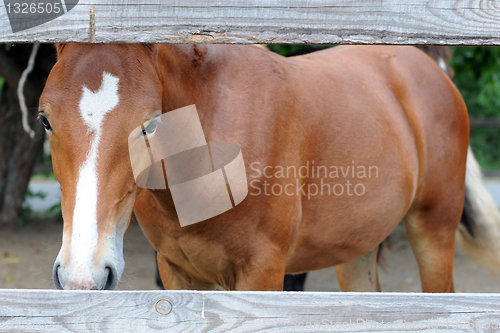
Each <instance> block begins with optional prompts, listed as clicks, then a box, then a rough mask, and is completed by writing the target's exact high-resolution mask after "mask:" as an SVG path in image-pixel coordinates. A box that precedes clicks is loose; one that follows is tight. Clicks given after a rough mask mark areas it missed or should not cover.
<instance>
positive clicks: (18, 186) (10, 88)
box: [0, 45, 54, 225]
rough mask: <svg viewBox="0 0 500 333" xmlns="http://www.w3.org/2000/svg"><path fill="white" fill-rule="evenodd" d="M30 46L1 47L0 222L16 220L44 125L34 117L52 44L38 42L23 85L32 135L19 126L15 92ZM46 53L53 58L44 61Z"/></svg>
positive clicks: (9, 222) (19, 115)
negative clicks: (31, 67)
mask: <svg viewBox="0 0 500 333" xmlns="http://www.w3.org/2000/svg"><path fill="white" fill-rule="evenodd" d="M31 48H32V46H31V45H15V46H13V47H12V49H11V50H9V51H6V50H5V48H4V47H3V46H2V47H1V48H0V75H1V76H3V77H4V79H5V85H4V89H3V91H2V96H1V100H0V225H2V224H3V225H5V224H10V225H13V224H16V223H17V222H18V220H19V215H20V213H21V209H22V204H23V201H24V197H25V193H26V189H27V187H28V182H29V179H30V177H31V173H32V171H33V168H34V165H35V161H36V157H37V155H38V153H39V152H40V150H41V149H42V148H43V140H44V135H45V134H44V129H43V126H41V125H40V124H37V121H36V117H37V113H38V110H37V109H38V98H39V96H40V93H41V91H42V88H43V84H44V83H45V80H46V78H47V75H48V72H49V71H50V68H51V67H52V65H51V64H53V62H54V55H53V53H54V52H53V49H52V46H49V45H41V47H40V50H39V54H38V56H37V60H36V61H35V69H34V71H33V72H32V73H31V74H30V76H29V77H28V80H27V82H26V85H25V89H24V94H25V98H26V104H27V106H28V110H29V112H28V123H29V125H30V126H31V127H32V128H33V129H34V130H35V133H36V134H35V137H34V138H33V139H31V138H30V136H29V134H28V133H26V132H25V131H24V129H23V127H22V123H21V119H22V113H21V110H20V107H19V100H18V98H17V93H16V90H17V83H18V82H19V78H20V77H21V74H22V71H23V70H24V68H25V67H26V65H27V63H28V58H29V55H30V52H31ZM41 57H43V58H42V59H40V58H41ZM47 57H48V58H49V59H52V60H51V61H47ZM37 63H38V64H39V66H37Z"/></svg>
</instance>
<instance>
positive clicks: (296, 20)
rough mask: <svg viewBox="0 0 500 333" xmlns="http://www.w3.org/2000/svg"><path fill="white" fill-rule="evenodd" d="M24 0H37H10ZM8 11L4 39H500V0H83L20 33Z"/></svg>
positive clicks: (0, 23) (1, 22)
mask: <svg viewBox="0 0 500 333" xmlns="http://www.w3.org/2000/svg"><path fill="white" fill-rule="evenodd" d="M40 1H41V0H40ZM47 1H49V0H47ZM50 1H52V2H59V1H60V0H50ZM76 1H77V0H65V2H66V4H68V3H74V2H76ZM18 2H33V0H5V1H4V3H18ZM8 10H10V12H11V16H13V15H14V13H13V11H14V10H15V8H14V6H13V5H11V6H10V7H6V6H5V5H4V4H1V5H0V15H1V17H0V42H3V43H5V42H33V41H39V42H63V41H67V42H94V41H95V42H127V43H135V42H171V43H298V44H301V43H313V44H314V43H316V44H324V43H327V44H350V43H366V44H442V45H499V44H500V2H499V1H498V0H430V1H423V0H371V1H362V0H133V1H131V0H80V1H79V2H78V4H77V5H76V6H74V8H72V9H71V10H70V11H68V13H67V14H64V15H62V16H60V17H58V18H56V19H54V20H52V21H50V22H47V23H44V24H42V25H39V26H37V27H34V28H31V29H28V30H23V31H19V32H17V33H12V28H11V25H10V23H9V20H8V12H7V11H8ZM30 15H31V14H26V16H25V17H24V18H23V19H31V18H33V19H34V18H36V15H38V14H36V15H35V14H33V16H30Z"/></svg>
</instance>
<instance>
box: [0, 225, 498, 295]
mask: <svg viewBox="0 0 500 333" xmlns="http://www.w3.org/2000/svg"><path fill="white" fill-rule="evenodd" d="M61 233H62V223H61V222H41V223H40V224H39V225H38V226H31V227H26V228H3V229H0V288H37V289H53V288H54V285H53V283H52V265H53V263H54V260H55V258H56V256H57V253H58V251H59V248H60V246H61ZM391 243H392V245H391V249H390V250H389V251H386V252H385V253H384V255H385V261H386V265H385V266H386V267H385V268H384V269H379V274H380V283H381V286H382V290H383V291H420V290H421V288H420V279H419V276H418V270H417V264H416V261H415V259H414V257H413V254H412V252H411V249H410V246H409V244H408V239H407V238H406V234H405V231H404V228H403V227H402V226H399V227H398V228H396V230H395V231H394V232H393V233H392V235H391ZM124 246H125V249H124V256H125V261H126V266H125V272H124V274H123V276H122V279H121V282H120V284H119V286H118V289H121V290H147V289H158V288H157V286H156V284H155V281H154V276H155V275H154V274H155V262H154V255H153V249H152V247H151V246H150V245H149V243H148V241H147V240H146V238H145V237H144V235H143V234H142V231H141V229H140V228H139V226H138V225H132V226H131V228H130V229H129V230H128V232H127V234H126V236H125V241H124ZM454 279H455V290H456V291H457V292H500V274H494V273H492V272H491V271H489V270H488V269H486V268H484V267H482V266H481V265H480V264H478V263H477V262H475V261H473V260H471V259H469V258H468V257H466V256H465V255H464V254H463V253H462V252H461V251H460V250H457V254H456V257H455V272H454ZM306 290H308V291H339V290H340V289H339V286H338V283H337V278H336V276H335V269H334V268H329V269H324V270H320V271H316V272H312V273H310V274H309V276H308V278H307V280H306Z"/></svg>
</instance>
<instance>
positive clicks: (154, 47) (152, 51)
mask: <svg viewBox="0 0 500 333" xmlns="http://www.w3.org/2000/svg"><path fill="white" fill-rule="evenodd" d="M141 45H142V47H143V48H144V49H145V50H146V52H147V53H148V54H149V58H150V59H151V61H152V62H153V63H155V62H156V56H157V54H158V44H141Z"/></svg>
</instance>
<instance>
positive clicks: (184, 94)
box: [40, 45, 468, 292]
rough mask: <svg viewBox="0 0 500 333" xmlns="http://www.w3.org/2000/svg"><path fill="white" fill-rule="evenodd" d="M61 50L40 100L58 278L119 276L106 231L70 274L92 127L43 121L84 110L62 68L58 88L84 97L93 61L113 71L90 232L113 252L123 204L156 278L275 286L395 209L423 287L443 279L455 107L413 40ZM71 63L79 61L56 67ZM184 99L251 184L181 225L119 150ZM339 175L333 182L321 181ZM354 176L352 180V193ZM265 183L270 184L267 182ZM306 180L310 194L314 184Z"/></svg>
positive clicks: (347, 246)
mask: <svg viewBox="0 0 500 333" xmlns="http://www.w3.org/2000/svg"><path fill="white" fill-rule="evenodd" d="M82 54H84V55H85V57H82ZM58 58H59V60H58V64H57V65H56V66H55V68H54V70H53V73H52V74H51V76H50V77H49V79H48V82H47V86H46V89H45V91H44V94H43V95H42V98H41V103H40V104H41V105H42V110H43V111H44V112H45V114H47V117H48V118H49V120H50V122H51V123H52V125H53V126H52V129H53V133H52V134H51V135H49V137H51V138H50V140H51V146H52V148H53V158H54V164H58V165H55V166H54V171H55V173H56V176H57V177H58V180H59V181H60V182H61V184H62V189H63V216H64V219H65V230H64V241H63V247H62V248H61V253H60V255H59V257H58V259H57V261H56V265H55V270H54V276H55V281H56V285H58V286H59V287H65V288H75V287H76V288H88V287H92V285H93V283H94V285H96V286H97V288H98V289H100V288H102V287H103V286H106V285H107V286H111V287H114V286H115V285H116V282H117V281H113V283H110V282H109V281H108V280H109V279H110V276H109V275H108V276H106V271H110V272H112V273H113V274H111V278H114V280H116V279H117V278H118V279H119V275H120V274H121V272H120V267H119V265H116V264H115V265H114V264H113V260H109V251H108V252H106V251H107V250H106V249H107V248H109V247H110V245H109V242H107V243H106V241H102V242H97V245H95V246H93V247H92V248H91V249H90V250H91V252H92V251H93V254H92V255H91V259H90V264H89V265H88V267H87V268H85V269H83V270H84V271H85V270H87V271H88V272H90V276H92V279H93V281H92V280H90V279H89V278H88V275H89V274H87V275H85V274H77V273H74V272H75V267H79V266H78V265H76V264H74V263H73V261H74V260H73V258H72V256H74V253H73V251H71V250H70V245H68V244H70V241H69V239H70V238H71V241H72V242H75V237H74V236H73V235H71V230H72V228H71V221H72V220H73V219H72V217H71V214H73V213H74V207H75V206H78V205H77V204H75V203H74V202H75V201H77V199H76V198H75V197H76V195H75V192H77V191H76V190H75V188H76V187H77V186H76V185H75V181H74V179H78V175H77V171H78V170H80V169H81V165H82V164H83V163H84V161H83V159H82V157H83V156H88V155H89V151H90V150H91V146H92V143H93V142H95V137H96V135H95V134H92V133H90V134H89V133H88V129H87V133H85V132H84V130H83V129H82V130H79V132H78V133H73V134H72V135H68V136H67V137H65V138H64V139H63V138H60V137H57V136H58V135H59V136H61V135H62V134H63V133H64V130H63V129H62V128H61V127H60V126H56V125H57V122H58V120H57V118H60V117H61V116H63V115H64V117H66V119H68V118H72V119H71V120H69V119H68V122H70V127H71V128H73V127H75V128H77V129H78V128H79V127H80V128H81V127H83V126H82V119H81V117H78V116H76V117H71V115H70V113H71V112H76V111H75V110H74V109H78V108H79V109H80V112H81V107H78V105H79V104H78V102H77V99H75V98H73V101H72V102H69V101H67V100H64V99H62V98H61V94H60V91H61V89H60V85H61V80H63V81H65V82H66V84H67V87H68V88H67V89H68V92H70V95H72V96H73V95H74V96H78V97H79V98H81V97H80V96H81V89H82V86H86V87H88V89H90V90H91V91H93V92H96V91H98V89H100V88H99V87H100V86H99V84H96V83H95V82H99V83H100V81H102V82H104V79H103V77H104V76H103V72H105V73H109V74H110V75H112V76H114V77H116V78H118V79H119V80H120V81H119V82H118V87H119V88H118V95H119V96H120V100H119V102H118V104H117V106H116V107H115V108H114V109H113V110H112V111H110V112H109V113H106V115H105V116H103V118H102V119H103V121H102V131H101V133H102V134H101V137H100V139H99V142H100V143H99V148H98V156H99V158H97V161H98V162H97V167H96V168H95V170H96V173H97V175H98V176H97V179H98V189H99V190H98V193H99V194H98V195H96V196H97V198H96V202H97V208H96V217H95V222H96V223H97V226H98V227H97V230H98V234H99V236H98V237H102V239H105V237H106V235H109V234H110V233H111V234H113V235H114V237H113V246H112V248H114V249H116V248H118V247H119V246H118V245H120V244H119V242H118V243H117V241H116V240H114V239H115V238H116V239H117V238H119V236H120V235H122V230H124V228H125V226H126V224H127V222H128V220H127V219H128V218H129V217H130V214H131V211H132V205H134V208H133V209H134V213H135V215H136V217H137V220H138V222H139V223H140V225H141V227H142V229H143V231H144V232H145V234H146V236H147V238H148V239H149V241H150V242H151V243H152V245H153V246H154V247H155V249H156V250H157V251H158V263H159V269H160V273H161V276H162V280H163V282H164V284H165V287H166V289H210V288H214V287H215V286H216V285H221V286H222V287H224V288H226V289H238V290H281V288H282V283H283V274H284V273H285V272H287V273H297V272H303V271H310V270H316V269H321V268H324V267H328V266H332V265H339V264H344V263H348V262H356V260H358V259H357V258H364V255H365V254H367V253H368V254H369V253H373V250H374V249H376V248H377V246H378V244H380V243H381V242H382V241H383V240H384V239H385V238H386V237H387V236H388V235H389V234H390V232H391V231H392V230H393V229H394V228H395V227H396V225H397V224H398V223H399V222H400V221H401V220H404V221H405V224H406V227H407V230H408V233H409V237H410V241H411V243H412V247H413V249H414V252H415V254H416V257H417V261H418V262H419V268H420V271H421V276H422V285H423V289H424V291H441V292H443V291H450V290H451V289H452V268H453V253H454V251H453V247H454V234H455V231H456V228H457V226H458V222H459V219H460V215H461V212H462V207H463V195H464V177H465V160H466V154H467V144H468V121H467V112H466V109H465V105H464V103H463V101H462V99H461V97H460V95H459V93H458V91H457V90H456V88H455V87H454V86H453V84H452V83H451V81H450V80H449V79H448V78H447V77H446V76H445V75H444V74H443V73H441V71H440V70H439V68H438V67H437V65H435V64H434V63H433V62H432V60H430V59H428V58H427V57H426V56H425V55H424V54H423V53H422V52H420V51H418V50H416V49H414V48H410V47H377V46H370V47H360V46H356V47H350V46H346V47H337V48H334V49H331V50H326V51H321V52H316V53H314V54H310V55H306V56H301V57H293V58H288V59H285V58H283V57H280V56H278V55H275V54H272V53H270V52H267V51H265V50H261V49H259V48H254V47H245V46H218V45H214V46H190V45H178V46H174V45H157V46H153V47H148V46H143V45H85V46H80V45H68V46H66V47H65V48H64V49H63V50H61V49H59V52H58ZM75 62H80V65H77V66H73V67H72V70H69V69H68V67H71V66H70V65H69V64H74V63H75ZM91 64H92V68H91V70H90V73H89V69H88V66H90V65H91ZM75 67H76V68H75ZM71 73H72V74H71ZM75 73H76V74H75ZM78 73H85V75H83V74H81V77H78ZM75 75H76V76H75ZM101 84H102V83H101ZM55 92H56V93H55ZM57 93H59V95H58V94H57ZM54 95H55V96H56V97H52V98H49V97H50V96H54ZM80 104H81V103H80ZM190 104H195V105H196V107H197V109H198V111H199V116H200V120H201V123H202V126H203V130H204V133H205V135H206V138H207V141H228V142H234V143H236V144H238V145H240V147H241V150H242V152H243V156H244V160H245V164H246V171H247V175H248V180H249V183H250V191H249V195H248V196H247V198H246V199H245V200H244V201H243V202H242V203H240V204H239V205H238V206H236V207H235V208H233V209H232V210H229V211H228V212H226V213H224V214H221V215H219V216H216V217H214V218H211V219H210V220H207V221H204V222H201V223H197V224H194V225H190V226H187V227H182V228H181V227H180V225H179V222H178V220H177V216H176V212H175V207H174V204H173V201H172V198H171V195H170V191H169V190H166V191H165V190H145V189H139V188H137V187H136V186H134V183H133V175H132V170H131V166H130V163H129V162H128V156H125V155H127V154H125V153H124V152H126V151H127V149H126V142H127V139H126V138H127V136H128V134H129V133H130V131H131V130H132V129H133V128H135V127H137V126H139V125H140V124H141V123H142V122H144V121H145V120H148V119H151V118H152V117H154V116H156V115H157V114H158V111H159V110H160V109H161V112H163V113H164V112H168V111H170V110H173V109H177V108H180V107H183V106H186V105H190ZM68 106H69V107H68ZM70 109H72V110H73V111H69V110H70ZM76 115H78V114H76ZM88 137H90V140H89V139H85V140H84V139H83V138H88ZM65 140H66V141H65ZM68 140H69V141H71V140H72V142H68ZM82 140H83V142H82ZM93 140H94V141H93ZM61 141H64V142H63V143H61ZM88 141H90V142H88ZM71 145H74V146H76V148H75V149H74V151H70V150H71V149H70V148H68V147H67V146H71ZM69 160H70V161H69ZM127 162H128V163H129V164H128V165H127ZM68 165H69V166H68ZM321 166H323V167H325V168H326V169H327V173H325V172H324V170H325V169H324V168H323V169H318V167H321ZM280 167H281V169H280ZM314 167H316V169H314ZM335 167H336V168H337V173H336V174H335V172H334V171H335ZM348 167H349V169H348ZM370 167H372V169H370ZM301 168H302V169H301ZM363 168H364V173H363V172H362V171H363ZM280 170H284V172H285V174H283V172H282V173H280ZM289 170H291V173H293V171H294V170H295V171H296V172H297V171H299V170H302V173H300V171H299V172H298V174H297V173H293V175H291V174H287V173H288V171H289ZM68 172H69V173H71V176H66V175H65V173H68ZM304 172H307V175H305V176H304ZM313 172H316V175H313V174H312V173H313ZM332 172H333V173H332ZM369 172H373V174H369ZM318 173H321V174H322V175H323V176H319V174H318ZM335 175H337V177H335ZM349 181H351V186H350V188H349V185H348V182H349ZM266 182H267V183H268V185H269V186H267V187H265V186H264V184H265V183H266ZM336 183H342V186H343V187H342V188H343V191H344V192H345V193H343V194H342V195H336V194H334V193H332V192H333V185H334V184H336ZM356 184H362V185H363V187H362V188H363V189H364V191H363V193H362V194H359V193H360V192H361V191H360V190H358V192H356V191H355V190H356V188H355V185H356ZM273 185H274V186H275V187H274V188H275V189H281V194H279V195H275V194H273V193H276V191H274V192H273V191H272V189H273V187H272V186H273ZM328 186H329V187H328ZM316 189H317V191H323V193H322V195H320V194H319V193H316V194H315V195H312V196H311V191H312V190H316ZM259 190H260V192H259ZM327 190H328V194H327ZM290 193H291V195H290ZM337 193H338V192H337ZM117 216H119V218H117ZM117 225H119V226H120V227H117ZM99 239H101V238H99ZM108 239H109V237H108ZM117 244H118V245H117ZM99 246H101V248H99ZM115 252H116V251H115ZM115 257H116V255H115ZM103 258H108V259H103ZM106 260H107V261H106ZM84 261H85V260H80V261H79V262H84ZM103 262H105V263H103ZM80 266H82V265H80ZM83 266H85V265H83ZM341 266H342V265H340V266H339V267H341ZM95 267H101V268H100V272H101V273H96V271H99V269H98V268H95ZM102 267H104V268H102ZM116 267H118V268H116ZM106 268H108V269H107V270H106ZM438 268H439V269H438ZM88 272H86V273H88ZM113 275H114V276H113ZM86 276H87V277H86ZM98 280H99V281H102V280H104V281H108V282H98ZM68 281H69V282H68ZM343 284H344V286H345V288H343V289H350V287H349V285H348V282H346V281H344V283H343ZM68 286H69V287H68Z"/></svg>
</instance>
